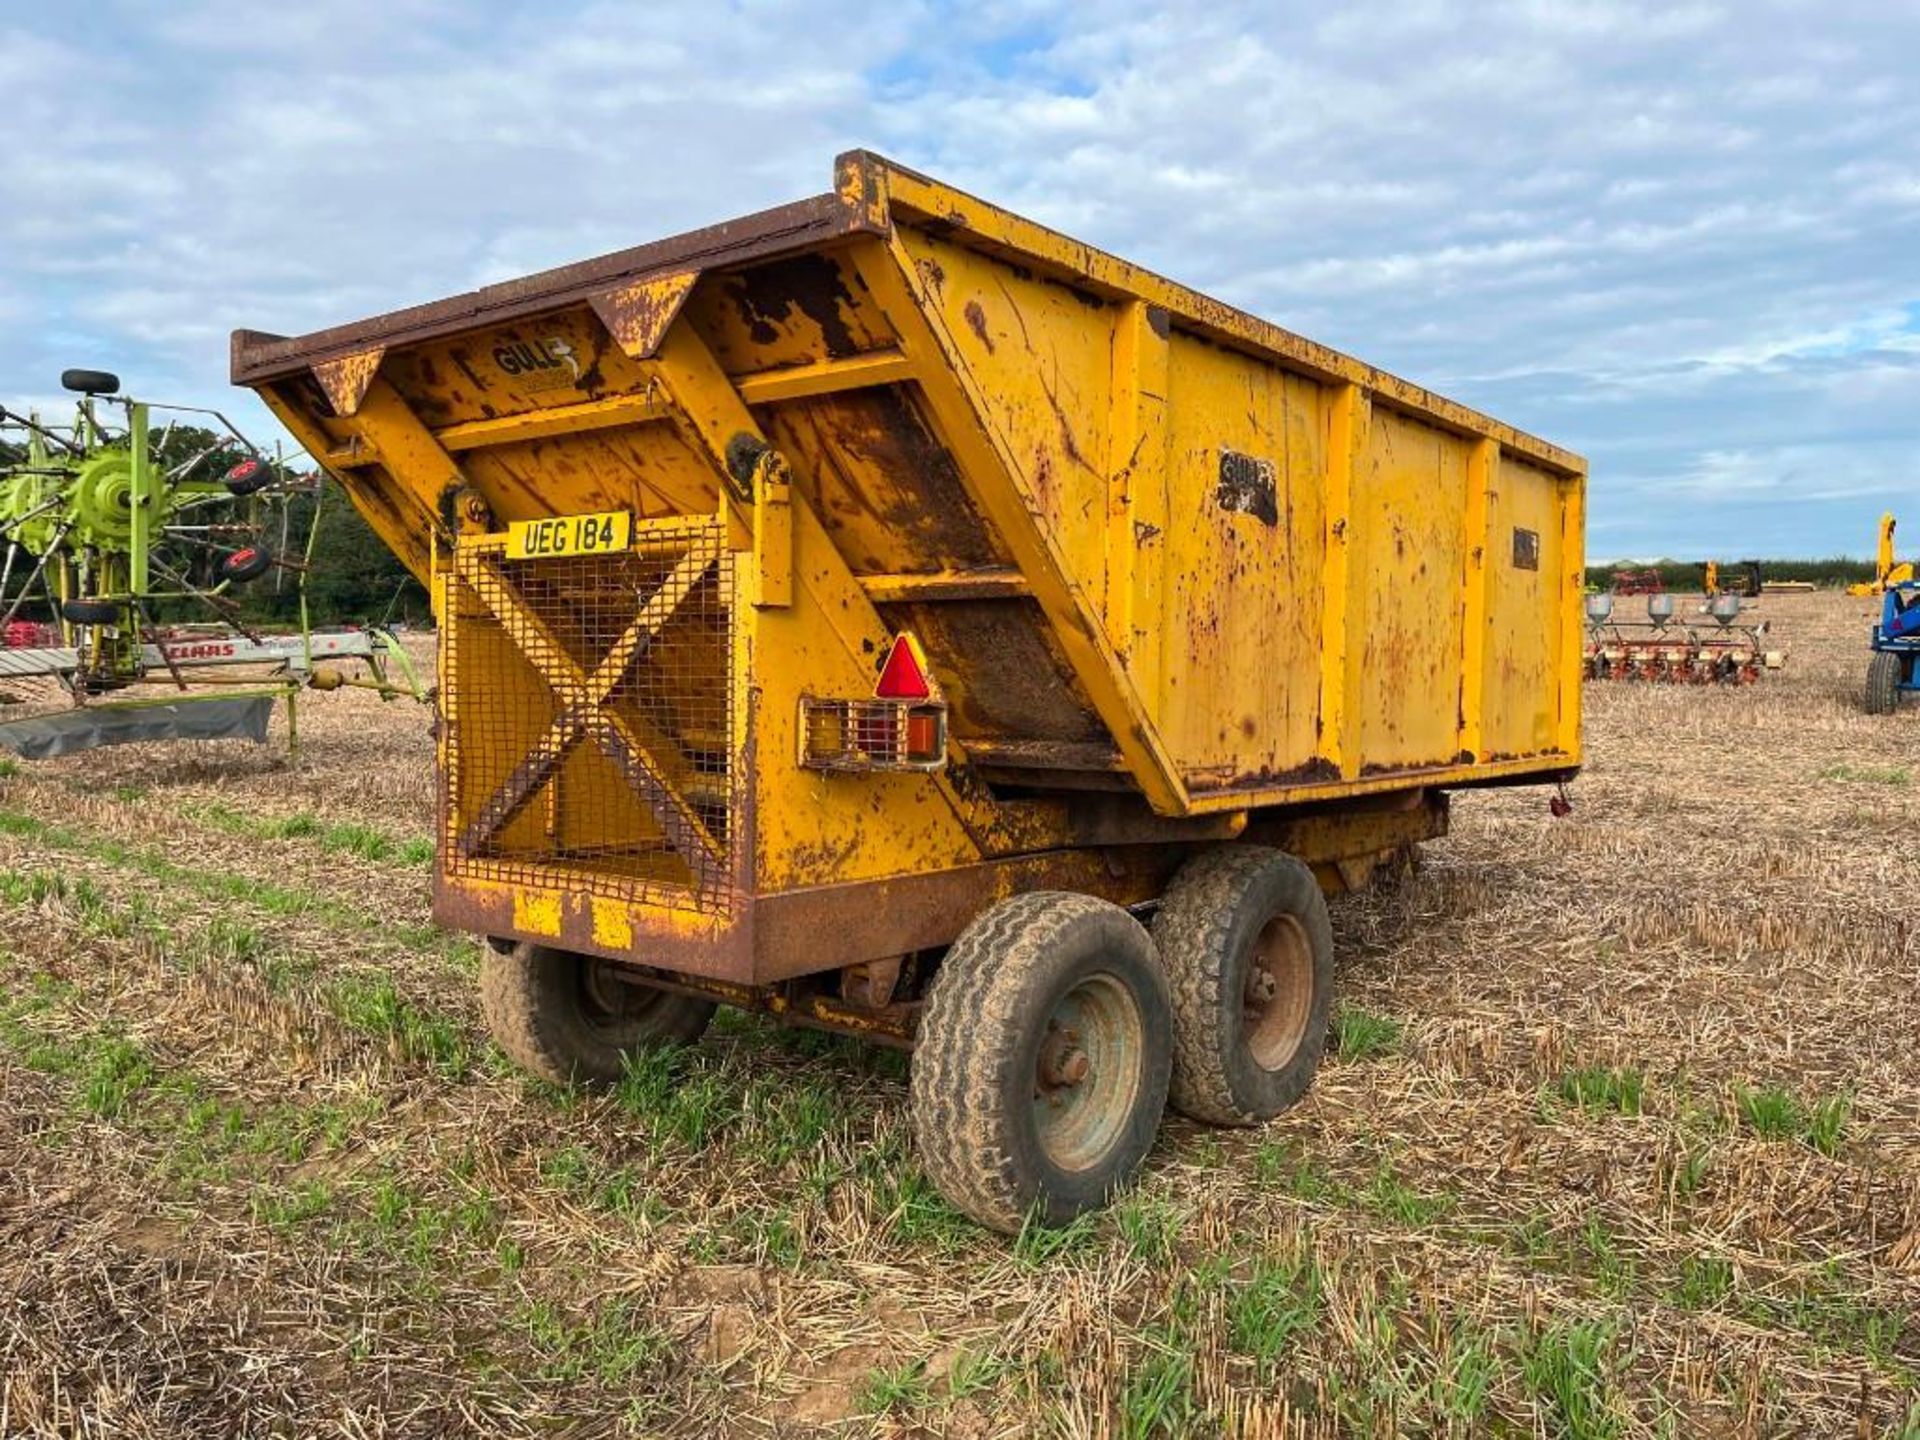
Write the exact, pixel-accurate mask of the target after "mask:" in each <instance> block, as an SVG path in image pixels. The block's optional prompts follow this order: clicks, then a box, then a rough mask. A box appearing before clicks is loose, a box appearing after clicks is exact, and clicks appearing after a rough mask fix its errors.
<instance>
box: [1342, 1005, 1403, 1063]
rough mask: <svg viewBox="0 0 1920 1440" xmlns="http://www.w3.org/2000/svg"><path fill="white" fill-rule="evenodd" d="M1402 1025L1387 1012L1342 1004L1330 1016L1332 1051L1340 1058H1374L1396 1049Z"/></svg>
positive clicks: (1401, 1033)
mask: <svg viewBox="0 0 1920 1440" xmlns="http://www.w3.org/2000/svg"><path fill="white" fill-rule="evenodd" d="M1404 1037H1405V1029H1404V1027H1403V1026H1402V1025H1401V1024H1400V1022H1399V1021H1398V1020H1396V1019H1394V1018H1393V1017H1392V1016H1391V1015H1375V1014H1373V1013H1372V1012H1371V1011H1368V1010H1356V1009H1353V1008H1352V1007H1350V1006H1342V1007H1341V1008H1340V1009H1339V1010H1338V1011H1337V1012H1335V1014H1334V1017H1333V1052H1334V1054H1336V1055H1338V1056H1339V1057H1340V1058H1341V1059H1342V1060H1356V1061H1357V1060H1378V1059H1379V1058H1381V1057H1382V1056H1385V1055H1392V1054H1395V1053H1396V1052H1398V1050H1399V1049H1400V1045H1401V1041H1402V1040H1403V1039H1404Z"/></svg>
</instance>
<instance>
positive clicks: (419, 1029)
mask: <svg viewBox="0 0 1920 1440" xmlns="http://www.w3.org/2000/svg"><path fill="white" fill-rule="evenodd" d="M320 994H321V997H322V998H323V999H324V1000H325V1002H326V1004H327V1007H328V1008H329V1009H330V1010H332V1011H333V1013H334V1015H335V1016H336V1017H337V1018H338V1019H339V1020H340V1021H341V1023H342V1024H344V1025H346V1026H347V1027H348V1028H350V1029H353V1030H358V1031H359V1032H360V1033H362V1034H363V1035H369V1036H372V1037H374V1038H376V1039H383V1040H386V1041H387V1042H388V1044H389V1046H390V1048H392V1049H394V1050H395V1051H397V1052H398V1058H400V1059H403V1060H418V1061H425V1062H426V1063H427V1064H430V1065H431V1066H433V1068H434V1069H436V1070H438V1071H439V1072H440V1073H441V1074H443V1075H445V1076H447V1077H448V1078H450V1079H459V1078H461V1077H463V1076H465V1075H466V1074H467V1073H468V1072H469V1071H470V1070H471V1069H472V1068H473V1062H474V1047H473V1043H472V1041H471V1040H470V1039H469V1038H468V1035H467V1033H466V1031H465V1030H463V1029H462V1028H461V1027H460V1026H459V1025H458V1024H457V1023H456V1022H454V1021H453V1020H451V1019H449V1018H448V1017H446V1016H444V1015H436V1014H434V1013H432V1012H431V1011H427V1010H422V1009H420V1008H419V1007H418V1006H417V1005H415V1004H413V1003H412V1002H411V1001H409V1000H407V999H405V998H403V997H402V996H401V994H400V992H399V990H398V989H396V988H395V986H394V983H393V977H392V976H391V975H388V974H386V973H384V972H381V973H378V974H348V975H342V976H340V977H338V978H337V979H334V980H330V981H329V982H327V984H326V985H324V986H323V987H321V991H320Z"/></svg>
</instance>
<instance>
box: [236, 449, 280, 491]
mask: <svg viewBox="0 0 1920 1440" xmlns="http://www.w3.org/2000/svg"><path fill="white" fill-rule="evenodd" d="M226 481H227V493H228V494H229V495H235V496H238V495H251V494H253V493H254V492H255V491H257V490H264V489H266V488H267V486H269V485H271V484H272V483H273V467H272V466H271V465H269V464H268V463H267V462H266V461H264V460H262V459H260V458H258V457H257V456H249V457H248V458H247V459H245V460H242V461H240V462H239V463H238V464H236V465H234V466H233V467H232V468H231V469H229V470H228V471H227V475H226Z"/></svg>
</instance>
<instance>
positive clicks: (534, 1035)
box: [480, 941, 715, 1085]
mask: <svg viewBox="0 0 1920 1440" xmlns="http://www.w3.org/2000/svg"><path fill="white" fill-rule="evenodd" d="M480 1008H481V1009H482V1010H483V1011H484V1012H485V1013H486V1017H487V1026H488V1028H489V1029H490V1030H491V1031H492V1032H493V1038H494V1039H495V1041H497V1042H498V1043H499V1046H500V1048H501V1049H502V1050H504V1051H506V1052H507V1054H508V1055H509V1056H510V1057H512V1059H513V1060H514V1061H516V1062H517V1063H518V1064H519V1065H521V1066H522V1067H523V1068H524V1069H526V1070H529V1071H531V1072H532V1073H533V1074H535V1075H538V1076H539V1077H540V1078H541V1079H543V1080H551V1081H553V1082H554V1083H555V1084H557V1085H570V1084H575V1083H580V1084H588V1085H611V1084H613V1083H614V1082H615V1081H617V1080H619V1079H620V1077H621V1076H622V1075H624V1074H625V1073H626V1069H627V1063H628V1060H629V1058H630V1057H631V1056H633V1055H635V1054H637V1053H639V1052H642V1051H646V1050H653V1049H658V1048H660V1047H662V1046H668V1045H690V1044H692V1043H693V1042H694V1041H695V1040H698V1039H699V1038H700V1036H701V1035H702V1034H703V1033H705V1031H706V1028H707V1022H708V1021H709V1020H711V1019H712V1018H713V1012H714V1008H715V1007H714V1004H713V1002H712V1001H711V1000H696V999H694V998H693V997H691V996H687V995H676V994H673V993H672V992H670V991H667V990H657V989H654V988H653V987H651V986H648V985H644V984H636V983H634V982H632V981H628V980H623V979H621V978H619V977H618V976H617V975H616V974H615V970H614V966H613V964H612V962H610V961H606V960H601V959H598V958H596V957H594V956H591V955H576V954H574V953H573V952H572V951H570V950H555V949H551V948H549V947H548V946H545V945H532V944H528V943H526V942H525V941H522V942H521V943H520V944H517V945H506V944H503V943H502V942H499V941H489V942H488V943H487V945H486V946H485V947H484V949H483V950H482V952H481V961H480Z"/></svg>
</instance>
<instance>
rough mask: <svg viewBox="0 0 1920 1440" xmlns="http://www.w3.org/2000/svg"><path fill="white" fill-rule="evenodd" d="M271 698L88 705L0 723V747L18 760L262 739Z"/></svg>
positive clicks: (253, 696) (248, 697) (247, 696)
mask: <svg viewBox="0 0 1920 1440" xmlns="http://www.w3.org/2000/svg"><path fill="white" fill-rule="evenodd" d="M273 702H274V697H273V696H271V695H231V696H229V695H223V696H219V697H217V698H214V699H207V700H173V701H169V702H168V703H166V704H164V705H146V704H142V705H88V706H86V707H84V708H82V709H79V710H62V711H60V712H59V713H58V714H54V715H28V716H24V717H22V718H21V719H19V720H6V721H0V746H4V747H5V748H6V749H8V750H11V751H13V753H14V754H16V755H18V756H20V758H21V759H23V760H50V759H52V758H53V757H54V756H55V755H72V754H75V753H76V752H78V751H81V750H97V749H99V748H100V747H101V746H102V745H133V744H138V743H139V742H140V741H143V740H252V741H254V742H256V743H263V742H264V741H265V740H266V738H267V721H268V720H269V719H271V718H272V716H273Z"/></svg>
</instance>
